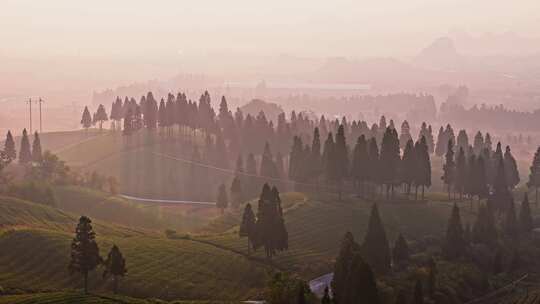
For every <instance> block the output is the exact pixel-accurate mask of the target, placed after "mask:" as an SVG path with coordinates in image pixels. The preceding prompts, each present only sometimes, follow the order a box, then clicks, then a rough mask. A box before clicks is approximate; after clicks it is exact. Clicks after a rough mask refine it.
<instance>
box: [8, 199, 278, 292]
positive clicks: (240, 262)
mask: <svg viewBox="0 0 540 304" xmlns="http://www.w3.org/2000/svg"><path fill="white" fill-rule="evenodd" d="M76 220H77V217H76V216H74V215H71V214H69V213H65V212H62V211H59V210H57V209H54V208H50V207H46V206H43V205H38V204H34V203H30V202H25V201H21V200H17V199H13V198H9V197H0V228H1V229H0V248H9V249H10V250H1V251H0V286H2V287H3V288H5V289H8V290H10V289H17V290H27V291H40V290H57V289H65V288H80V287H81V286H82V280H81V278H80V276H78V275H73V276H70V275H69V273H68V271H67V264H68V261H69V251H70V249H69V246H70V241H71V239H72V237H73V231H74V229H75V225H76ZM94 228H95V231H96V234H97V240H98V244H99V247H100V253H101V255H102V256H105V255H106V253H107V252H108V250H109V249H110V248H111V246H112V244H116V245H118V246H119V248H120V249H121V250H122V252H123V254H124V256H125V257H126V261H127V268H128V274H127V276H126V277H125V278H124V279H123V280H122V281H121V283H120V291H121V293H122V294H126V295H130V296H134V297H156V298H162V299H220V300H222V299H225V300H227V299H242V298H245V297H247V296H248V295H253V294H254V293H256V292H257V289H259V288H261V287H262V286H263V285H264V282H265V279H266V270H267V267H266V266H265V265H262V264H259V263H256V262H253V261H250V260H248V259H246V258H245V257H243V256H242V255H238V254H235V253H233V252H231V251H228V250H223V249H219V248H216V247H215V246H212V245H208V244H203V243H199V242H195V241H191V240H189V239H179V240H170V239H166V238H164V237H161V236H160V235H158V234H156V233H154V232H149V231H146V230H140V229H134V228H126V227H124V226H118V225H112V224H108V223H105V222H100V221H95V222H94ZM101 272H102V269H99V268H98V270H97V271H94V272H92V274H91V276H90V286H91V287H90V288H91V290H94V291H106V290H109V287H110V286H109V285H108V284H109V282H104V281H103V280H102V279H101Z"/></svg>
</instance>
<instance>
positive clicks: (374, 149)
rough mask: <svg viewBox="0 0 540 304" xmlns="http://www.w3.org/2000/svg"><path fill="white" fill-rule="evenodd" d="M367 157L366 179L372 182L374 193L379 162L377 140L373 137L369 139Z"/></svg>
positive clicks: (378, 173)
mask: <svg viewBox="0 0 540 304" xmlns="http://www.w3.org/2000/svg"><path fill="white" fill-rule="evenodd" d="M368 145H369V146H368V159H369V166H368V169H367V173H368V180H369V181H370V182H371V183H372V184H373V188H374V189H372V193H373V196H374V195H375V187H376V186H377V185H379V183H380V162H379V148H378V146H377V141H376V140H375V138H374V137H372V138H371V139H370V140H369V143H368Z"/></svg>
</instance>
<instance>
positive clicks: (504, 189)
mask: <svg viewBox="0 0 540 304" xmlns="http://www.w3.org/2000/svg"><path fill="white" fill-rule="evenodd" d="M497 158H498V159H499V166H498V169H497V175H496V177H495V180H494V182H493V193H492V194H491V196H490V197H489V199H488V205H490V206H491V207H493V208H494V209H495V210H497V211H500V212H503V211H506V210H507V208H508V207H509V205H510V203H513V202H514V198H513V196H512V193H511V192H510V190H509V189H508V184H507V183H506V173H505V168H504V163H503V159H502V158H501V157H495V159H497Z"/></svg>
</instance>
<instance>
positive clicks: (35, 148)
mask: <svg viewBox="0 0 540 304" xmlns="http://www.w3.org/2000/svg"><path fill="white" fill-rule="evenodd" d="M32 161H33V162H34V163H37V164H40V163H41V162H42V161H43V154H42V152H41V141H40V140H39V134H38V132H37V131H36V132H35V133H34V141H33V142H32Z"/></svg>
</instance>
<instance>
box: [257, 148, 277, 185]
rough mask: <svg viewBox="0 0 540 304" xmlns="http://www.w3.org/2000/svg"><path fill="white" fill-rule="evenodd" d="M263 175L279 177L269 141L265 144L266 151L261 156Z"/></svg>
mask: <svg viewBox="0 0 540 304" xmlns="http://www.w3.org/2000/svg"><path fill="white" fill-rule="evenodd" d="M259 172H260V174H261V176H263V177H265V178H278V177H279V176H278V173H277V168H276V164H275V163H274V158H273V156H272V152H271V150H270V144H269V143H268V142H266V143H265V145H264V151H263V154H262V158H261V169H260V171H259Z"/></svg>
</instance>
